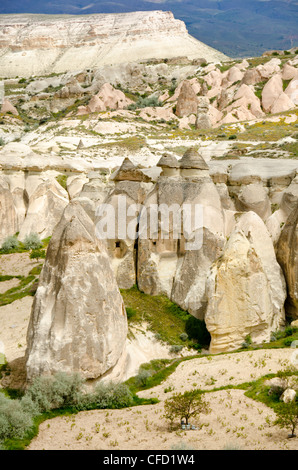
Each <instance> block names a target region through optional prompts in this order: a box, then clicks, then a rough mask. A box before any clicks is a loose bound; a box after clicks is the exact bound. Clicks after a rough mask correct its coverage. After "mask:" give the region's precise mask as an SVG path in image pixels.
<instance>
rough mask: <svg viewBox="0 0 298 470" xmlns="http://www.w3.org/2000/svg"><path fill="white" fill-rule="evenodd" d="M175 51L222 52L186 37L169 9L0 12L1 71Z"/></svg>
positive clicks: (30, 71) (44, 70)
mask: <svg viewBox="0 0 298 470" xmlns="http://www.w3.org/2000/svg"><path fill="white" fill-rule="evenodd" d="M161 45H162V46H161ZM179 55H182V56H187V57H189V58H191V59H193V58H202V57H203V58H205V59H206V60H208V61H216V60H223V59H224V58H225V56H224V54H222V53H220V52H218V51H217V50H215V49H212V48H211V47H208V46H206V45H205V44H203V43H202V42H200V41H198V40H197V39H195V38H193V37H191V36H190V35H189V34H188V32H187V30H186V27H185V24H184V23H183V22H182V21H180V20H176V19H175V18H174V16H173V14H172V13H171V12H162V11H153V12H133V13H128V14H106V15H90V16H51V15H50V16H46V15H29V16H28V15H8V16H7V15H5V16H0V70H1V75H2V76H5V77H15V76H26V77H30V76H32V75H41V74H48V73H52V72H56V73H61V72H67V71H75V70H83V69H86V68H93V67H98V66H101V65H103V64H115V63H124V62H131V61H137V60H139V59H148V58H151V57H155V58H170V57H173V56H179Z"/></svg>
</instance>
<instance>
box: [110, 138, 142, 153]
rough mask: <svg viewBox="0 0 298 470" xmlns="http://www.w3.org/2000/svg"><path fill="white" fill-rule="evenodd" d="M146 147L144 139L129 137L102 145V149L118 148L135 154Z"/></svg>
mask: <svg viewBox="0 0 298 470" xmlns="http://www.w3.org/2000/svg"><path fill="white" fill-rule="evenodd" d="M145 146H146V139H145V137H142V136H131V137H126V138H125V139H119V140H118V141H116V142H108V143H105V144H103V145H102V147H103V148H110V147H119V148H121V149H127V150H130V151H131V152H136V151H138V150H140V149H141V148H142V147H145Z"/></svg>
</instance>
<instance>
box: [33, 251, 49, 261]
mask: <svg viewBox="0 0 298 470" xmlns="http://www.w3.org/2000/svg"><path fill="white" fill-rule="evenodd" d="M45 257H46V251H45V250H32V251H31V253H30V259H36V260H37V262H38V261H39V259H44V258H45Z"/></svg>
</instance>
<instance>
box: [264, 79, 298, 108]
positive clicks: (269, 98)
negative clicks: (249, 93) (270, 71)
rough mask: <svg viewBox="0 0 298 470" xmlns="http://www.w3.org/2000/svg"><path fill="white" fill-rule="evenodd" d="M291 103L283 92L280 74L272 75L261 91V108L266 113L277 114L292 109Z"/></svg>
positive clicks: (292, 104)
mask: <svg viewBox="0 0 298 470" xmlns="http://www.w3.org/2000/svg"><path fill="white" fill-rule="evenodd" d="M294 106H295V105H294V103H293V101H292V100H291V99H290V98H289V96H288V95H287V94H286V93H285V92H284V91H283V82H282V78H281V75H280V74H275V75H273V76H272V77H271V78H270V80H268V82H267V83H266V84H265V86H264V88H263V90H262V107H263V109H264V111H265V112H266V113H269V112H272V113H279V112H282V111H287V110H288V109H291V108H294Z"/></svg>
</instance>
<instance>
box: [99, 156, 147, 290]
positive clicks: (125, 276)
mask: <svg viewBox="0 0 298 470" xmlns="http://www.w3.org/2000/svg"><path fill="white" fill-rule="evenodd" d="M113 181H114V182H115V187H114V189H113V190H112V191H111V192H110V193H109V194H108V195H107V197H106V198H105V200H104V202H103V205H102V206H101V207H100V206H98V210H97V216H96V234H97V236H98V237H100V238H101V239H102V240H103V241H104V243H105V245H106V247H107V250H108V253H109V256H110V260H111V266H112V268H113V271H114V273H115V277H116V280H117V283H118V286H119V287H120V288H122V289H129V288H131V287H132V286H133V285H135V284H136V283H137V261H136V257H137V252H136V243H138V241H137V240H138V235H139V233H138V232H139V230H140V229H139V219H138V217H139V215H140V212H141V210H142V204H143V202H144V200H145V198H146V196H147V194H148V192H149V191H150V190H152V187H153V183H152V182H151V178H150V177H149V176H148V175H146V174H145V173H144V172H143V171H142V169H140V168H138V167H137V166H135V165H134V164H133V163H132V162H131V161H130V160H129V159H128V158H125V159H124V160H123V162H122V165H121V167H120V168H119V169H118V170H117V171H116V172H115V174H114V175H113ZM110 224H111V225H110Z"/></svg>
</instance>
